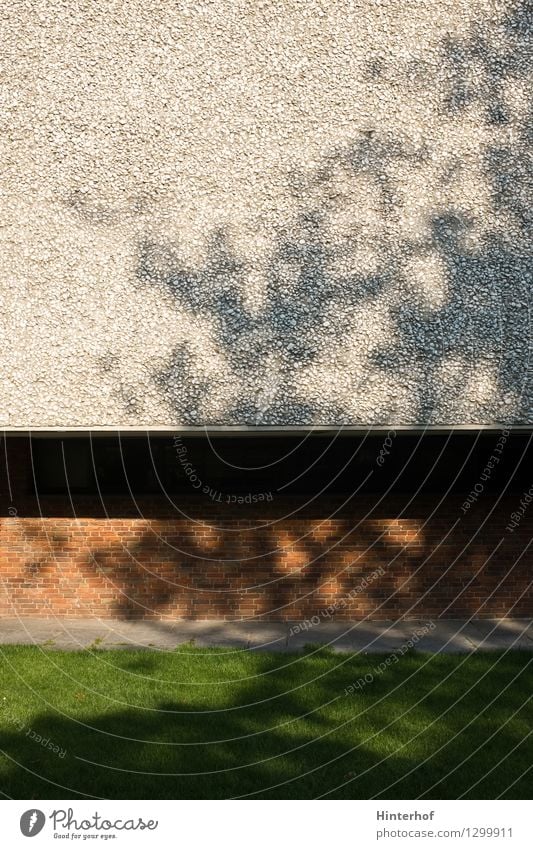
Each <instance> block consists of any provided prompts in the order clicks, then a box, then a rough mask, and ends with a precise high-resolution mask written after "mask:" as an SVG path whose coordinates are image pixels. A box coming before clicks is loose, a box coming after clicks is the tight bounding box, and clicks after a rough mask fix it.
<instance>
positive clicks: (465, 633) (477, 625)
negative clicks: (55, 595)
mask: <svg viewBox="0 0 533 849" xmlns="http://www.w3.org/2000/svg"><path fill="white" fill-rule="evenodd" d="M0 645H37V646H42V647H45V648H54V649H63V650H69V651H81V650H88V649H89V650H95V649H152V650H158V651H174V650H176V649H180V650H181V651H187V650H188V649H190V648H191V647H194V648H195V649H197V648H211V647H217V648H221V649H227V650H228V651H232V652H233V651H276V652H301V651H303V650H304V649H305V648H306V647H307V646H310V645H312V646H317V645H323V646H328V647H330V648H331V649H333V650H334V651H339V652H349V653H365V654H368V653H382V654H389V653H391V652H398V651H402V653H403V652H404V651H407V650H415V651H422V652H433V653H449V654H457V653H466V652H471V651H475V650H481V651H487V650H490V651H496V650H502V649H510V648H513V649H525V650H527V651H533V620H531V619H483V620H479V619H478V620H467V619H435V620H418V619H412V620H399V621H397V622H395V621H387V622H322V621H320V622H318V623H317V624H313V623H311V622H307V623H302V622H258V621H249V622H248V621H246V622H225V621H212V620H210V621H194V622H190V621H184V620H177V621H166V620H147V621H128V620H126V621H123V620H119V619H106V620H104V619H57V618H56V619H41V618H24V619H15V618H5V619H0Z"/></svg>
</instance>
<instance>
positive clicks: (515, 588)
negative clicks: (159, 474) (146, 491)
mask: <svg viewBox="0 0 533 849" xmlns="http://www.w3.org/2000/svg"><path fill="white" fill-rule="evenodd" d="M14 442H18V443H20V444H19V445H18V446H12V445H10V446H9V451H10V458H11V462H10V470H12V474H11V481H10V482H11V490H12V491H11V495H9V488H8V487H6V486H5V485H4V486H3V488H2V492H3V500H2V511H1V515H2V518H1V519H0V576H1V578H2V582H1V586H0V615H2V616H13V615H20V616H45V617H46V616H56V615H57V616H68V617H76V616H79V617H87V616H99V617H112V616H119V617H125V618H137V617H145V618H180V617H182V618H186V619H242V618H249V617H258V618H262V619H272V620H299V619H302V618H310V617H312V616H315V615H321V611H323V610H324V608H327V607H328V606H331V607H330V613H331V615H332V618H344V619H360V618H364V617H367V616H368V617H371V618H374V619H389V618H393V617H394V618H396V617H402V616H407V617H409V616H412V617H421V616H423V617H436V616H446V617H454V616H457V617H463V616H476V617H500V616H532V615H533V594H532V591H531V571H532V570H531V563H532V555H531V548H530V541H531V539H532V537H533V505H532V508H531V515H529V514H528V513H526V515H525V516H524V518H523V519H522V521H521V522H520V524H519V526H518V527H517V528H516V529H515V530H514V532H512V533H511V532H509V531H508V530H506V525H507V524H508V522H509V517H510V514H511V513H512V512H513V510H515V509H516V505H517V503H518V501H519V498H520V494H508V495H506V496H505V497H504V498H501V499H500V500H498V499H497V498H495V497H492V498H488V497H487V498H485V499H483V498H480V500H479V502H478V503H477V504H475V505H474V506H473V507H472V508H471V510H469V511H468V512H467V513H466V514H464V515H463V512H462V510H461V503H462V501H463V496H461V495H454V496H449V497H444V498H443V497H442V495H432V496H428V495H426V496H423V497H417V498H412V497H411V496H409V495H405V496H399V495H395V496H389V497H386V498H382V499H381V500H380V496H378V495H374V496H372V497H369V496H365V497H359V498H353V499H351V500H350V501H349V503H347V504H345V505H342V499H340V498H339V499H333V498H320V499H318V500H315V501H314V502H312V503H311V504H310V505H308V506H307V507H305V509H301V500H298V499H296V498H295V497H291V498H285V499H277V500H274V501H273V502H272V503H269V504H262V505H253V506H246V505H226V504H213V503H212V502H210V500H209V499H205V498H202V497H201V496H198V495H191V496H190V497H183V496H181V497H180V499H179V503H178V504H177V505H176V507H173V506H172V505H171V504H170V503H169V501H168V500H164V499H162V498H161V499H157V498H146V499H141V500H139V501H138V502H136V503H134V502H133V501H132V500H131V499H130V500H128V499H125V498H121V497H109V498H106V499H105V500H104V504H102V503H101V502H99V501H98V500H97V499H94V498H89V497H77V498H76V499H75V503H74V505H73V504H71V502H70V500H69V499H66V498H59V497H55V498H51V497H48V498H44V499H40V500H39V501H37V500H36V499H35V498H34V497H33V496H31V495H30V494H29V487H28V482H29V480H30V478H31V464H30V463H29V457H28V453H27V452H28V449H27V444H25V443H24V442H23V440H15V441H14ZM4 484H5V482H4ZM439 502H441V503H440V504H439ZM180 511H182V512H180ZM185 513H186V515H184V514H185ZM106 514H107V515H106ZM365 582H366V584H365Z"/></svg>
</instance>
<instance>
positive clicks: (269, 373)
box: [137, 3, 533, 425]
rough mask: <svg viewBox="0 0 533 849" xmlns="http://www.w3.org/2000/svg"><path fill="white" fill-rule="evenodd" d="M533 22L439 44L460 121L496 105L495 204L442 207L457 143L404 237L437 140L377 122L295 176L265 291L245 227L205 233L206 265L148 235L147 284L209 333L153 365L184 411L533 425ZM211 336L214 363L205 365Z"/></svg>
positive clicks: (292, 421) (242, 418)
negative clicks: (403, 182)
mask: <svg viewBox="0 0 533 849" xmlns="http://www.w3.org/2000/svg"><path fill="white" fill-rule="evenodd" d="M500 30H502V32H503V34H502V32H500ZM530 32H531V11H530V7H529V6H528V4H526V3H523V4H517V5H515V6H514V7H513V9H512V11H510V12H509V13H508V14H507V16H506V17H504V21H503V25H502V27H500V29H498V27H496V28H495V29H492V28H491V26H490V25H489V24H487V23H482V24H480V25H479V26H478V27H477V28H475V29H474V30H473V31H471V32H469V33H466V35H465V36H464V37H463V38H462V39H460V40H459V39H455V40H453V39H451V38H446V39H444V41H443V44H442V60H443V71H442V75H443V76H442V80H443V81H444V82H442V80H439V81H438V82H440V83H441V94H442V109H443V115H445V116H446V117H447V118H450V117H451V118H452V119H453V120H454V121H455V122H457V125H458V128H459V129H460V124H461V121H471V112H472V110H475V109H477V110H481V113H480V114H481V116H482V118H481V120H482V121H483V122H484V125H485V127H486V128H487V132H488V136H487V139H488V140H486V141H483V142H482V143H481V144H480V148H479V167H478V170H477V171H475V172H474V173H475V174H476V175H477V176H476V177H475V179H477V181H478V183H479V192H480V193H481V194H482V193H485V195H486V196H487V198H488V201H487V202H488V203H490V205H491V213H490V215H489V216H488V217H487V216H484V217H483V216H482V217H481V218H480V217H479V216H478V218H477V219H476V218H475V217H473V216H472V213H471V211H470V210H469V209H467V208H462V207H461V204H460V203H451V202H449V201H448V202H440V203H439V201H438V198H439V196H440V194H441V189H442V190H443V191H444V190H445V189H446V186H447V182H448V181H449V180H450V175H451V174H452V173H454V174H455V177H456V179H457V177H458V178H459V180H460V179H462V175H463V176H464V174H466V170H465V169H467V168H468V164H467V163H465V162H462V161H460V159H459V160H458V159H457V157H455V158H454V156H453V155H452V154H451V153H450V156H449V162H448V163H447V165H446V167H444V168H443V171H442V176H441V178H440V180H441V185H438V186H436V187H435V191H434V196H435V201H434V208H433V209H432V210H430V211H428V212H427V214H426V218H425V220H424V222H423V226H421V227H420V229H419V231H418V232H417V233H416V234H415V235H413V233H412V232H411V233H408V232H406V231H405V229H404V225H403V223H402V222H403V218H404V217H405V215H406V214H407V212H406V202H407V198H406V192H405V188H404V189H401V188H400V183H399V176H398V175H399V174H401V173H403V172H405V169H406V168H408V169H410V171H411V173H412V174H413V175H414V176H415V177H416V178H417V179H418V178H424V175H425V173H426V170H425V169H428V173H429V172H430V170H431V167H432V160H433V151H432V149H431V147H430V146H429V144H428V143H427V142H422V141H418V142H416V143H415V142H413V141H409V140H406V139H405V138H402V137H400V135H399V134H398V136H397V137H394V136H393V135H391V134H387V133H383V132H379V131H377V130H364V131H362V132H360V133H359V137H358V138H356V139H354V140H353V141H352V142H351V143H350V144H347V145H345V146H344V147H338V148H336V149H335V150H333V151H331V152H330V153H329V154H327V155H325V156H324V158H323V160H322V162H321V163H320V164H319V165H318V166H315V167H313V168H311V169H310V170H307V171H306V170H303V169H297V168H294V169H293V170H292V171H291V173H290V174H289V175H288V186H289V195H290V201H291V208H292V209H295V210H296V211H295V212H294V215H293V217H292V220H291V221H288V222H285V223H284V224H283V226H281V225H280V226H277V227H276V228H274V230H273V231H272V234H271V236H272V238H271V247H270V251H269V255H268V259H267V261H266V263H265V264H264V268H263V272H262V273H263V287H262V291H261V293H260V296H259V297H258V298H255V300H254V297H252V296H251V294H250V291H249V283H248V281H249V274H250V272H251V271H253V269H254V263H255V258H254V256H253V253H250V255H249V256H247V255H246V253H243V252H242V251H241V252H240V253H239V252H238V251H237V250H236V249H235V248H234V247H233V244H232V233H231V224H230V223H228V224H227V225H225V226H224V227H220V228H219V229H218V230H216V231H215V232H213V233H211V234H210V235H209V236H208V238H207V243H206V258H205V261H204V262H203V264H200V265H199V266H198V267H196V268H188V267H186V266H185V264H184V263H183V262H182V261H181V259H180V254H179V250H178V249H177V248H176V247H175V246H173V245H172V244H167V243H164V242H158V241H157V240H150V239H146V240H144V241H143V242H142V243H141V244H140V245H139V259H138V267H137V278H138V282H140V284H141V285H146V286H152V287H161V288H162V289H164V290H165V292H166V293H170V294H171V296H172V298H173V300H174V302H175V304H176V308H177V311H178V313H179V315H180V316H185V317H186V319H187V321H188V322H189V323H190V326H191V328H192V334H193V335H194V329H195V328H198V327H200V326H203V327H204V328H205V329H206V336H205V339H204V340H203V341H202V344H201V345H200V347H199V346H198V345H193V344H191V342H188V341H185V342H183V343H181V344H180V345H179V346H178V347H176V349H175V350H174V352H173V355H172V356H171V358H170V359H169V361H168V363H167V365H166V367H165V368H163V369H162V370H160V371H159V372H158V373H157V374H156V375H154V380H155V382H156V384H157V386H158V388H159V390H160V392H161V393H162V394H163V396H164V397H165V399H166V401H167V403H168V407H169V409H170V411H171V417H172V420H173V421H174V422H175V423H176V424H178V425H179V424H180V423H182V424H187V425H204V424H242V425H253V424H269V425H312V424H317V423H318V424H334V425H350V424H364V425H370V424H377V423H384V422H387V423H389V424H390V423H397V424H401V423H403V424H409V423H410V424H447V425H450V424H458V423H461V422H469V423H479V424H487V423H493V422H500V423H522V424H523V423H531V422H533V368H532V366H531V336H532V333H531V314H532V311H533V285H532V283H533V280H532V257H533V253H532V240H531V211H530V209H531V207H530V202H529V198H530V194H531V180H530V176H529V175H530V174H531V165H532V161H531V137H532V124H531V115H532V111H533V110H532V105H531V96H530V94H529V95H528V98H527V103H526V104H524V103H522V104H521V105H519V106H517V105H516V103H515V102H514V101H513V100H512V98H510V97H509V95H508V92H507V84H508V83H509V82H510V81H511V82H519V83H520V84H523V85H528V84H529V85H530V83H531V62H530V55H529V52H528V46H527V45H528V41H527V40H528V36H529V35H530ZM434 82H435V81H433V83H434ZM508 124H509V125H510V126H512V127H513V132H512V133H510V134H509V133H508V134H507V135H505V134H504V135H501V133H500V128H502V127H503V128H504V130H503V132H504V133H505V127H506V126H507V125H508ZM499 133H500V134H499ZM445 164H446V163H445ZM414 191H416V189H415V190H414ZM354 193H355V194H354ZM407 194H408V193H407ZM354 196H355V198H356V204H355V207H354V206H353V199H354ZM350 204H352V206H350ZM343 215H344V217H345V218H346V217H347V219H348V227H347V228H346V227H345V229H344V230H343V231H342V235H340V233H341V229H342V228H341V229H339V227H338V226H337V224H336V223H335V222H336V221H338V218H339V216H341V217H342V216H343ZM485 218H486V219H487V220H485ZM365 252H366V254H368V253H369V252H370V253H371V254H372V256H373V262H368V256H367V257H366V259H365ZM417 269H418V272H417V271H416V270H417ZM435 269H437V278H438V279H437V282H436V283H435V282H433V283H432V281H431V274H432V272H433V271H434V270H435ZM432 287H433V288H432ZM428 290H429V291H428ZM206 346H207V347H210V348H211V350H212V352H214V353H215V356H217V357H218V358H219V362H220V366H221V367H220V373H219V374H217V375H216V376H213V374H211V375H209V376H207V375H206V374H205V371H203V368H202V359H203V356H204V353H205V347H206ZM214 399H215V401H214Z"/></svg>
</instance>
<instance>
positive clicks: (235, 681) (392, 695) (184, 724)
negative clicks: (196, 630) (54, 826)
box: [0, 647, 533, 798]
mask: <svg viewBox="0 0 533 849" xmlns="http://www.w3.org/2000/svg"><path fill="white" fill-rule="evenodd" d="M4 656H5V657H6V658H7V659H8V660H10V661H11V662H12V663H13V666H15V665H16V668H17V669H18V670H19V674H20V675H22V676H23V678H24V684H22V683H21V682H20V679H17V678H16V677H15V676H14V675H11V673H10V672H9V670H7V667H8V666H11V664H10V663H8V664H7V665H4V671H3V674H2V678H3V679H4V686H5V683H6V679H11V681H8V682H7V683H8V686H7V687H6V688H5V689H4V692H7V693H8V694H9V698H8V700H6V701H4V702H3V703H2V704H3V705H4V706H5V705H6V704H7V707H3V709H2V710H1V711H0V712H1V713H2V714H3V718H2V723H1V727H2V731H1V733H0V749H1V750H2V752H3V753H4V756H3V758H2V760H1V763H2V767H1V776H2V778H1V787H2V792H3V793H4V794H5V795H6V796H10V797H13V798H57V797H59V798H61V797H68V798H78V797H84V796H95V797H101V798H230V797H236V796H246V795H250V796H252V797H253V798H316V797H319V796H322V795H327V796H329V797H330V798H371V797H374V796H381V797H382V798H417V797H421V796H422V797H423V796H427V798H457V797H459V796H462V795H465V796H466V797H470V798H495V797H496V796H499V795H500V794H502V795H503V796H504V797H508V798H528V796H529V792H530V788H529V782H528V776H527V772H528V769H529V768H530V764H531V750H530V749H529V751H528V747H527V735H528V734H529V733H530V728H531V718H532V716H531V709H530V704H529V702H528V698H529V697H528V694H529V693H531V691H532V683H533V680H532V671H531V656H530V655H529V654H527V653H526V654H522V653H519V652H515V653H510V654H507V655H500V654H484V655H476V656H472V657H469V658H466V659H465V658H459V657H452V656H433V657H431V656H428V655H425V656H424V655H420V654H418V655H416V654H411V655H406V656H404V657H403V658H402V659H401V661H400V662H398V663H396V664H393V665H391V666H390V667H389V668H388V669H387V671H386V672H383V673H376V667H377V666H378V664H379V662H380V660H381V658H380V657H377V656H372V657H360V656H343V657H339V656H334V655H332V654H330V653H328V652H327V651H324V650H321V651H318V652H311V651H309V652H308V653H307V654H304V655H303V656H287V655H285V656H279V655H267V654H250V653H226V652H220V651H212V650H210V651H205V652H202V651H200V650H194V649H191V648H189V647H187V648H186V649H185V650H184V651H181V652H176V653H165V654H157V653H153V654H152V653H148V652H145V653H141V652H135V653H130V652H105V653H104V652H102V653H100V652H96V653H91V654H88V653H84V654H77V655H72V654H68V653H60V652H55V653H54V652H38V653H37V651H36V650H35V649H31V648H29V649H27V648H18V647H17V648H11V649H9V650H7V651H5V652H4ZM6 670H7V671H6ZM368 673H370V674H371V675H372V677H373V680H372V681H371V683H369V684H367V685H363V686H362V687H360V688H358V689H356V691H355V693H354V694H352V695H346V693H345V690H346V688H347V687H349V686H350V685H351V684H353V683H354V682H355V681H357V680H358V679H361V678H364V676H365V674H368ZM181 680H183V681H184V682H185V683H183V684H180V683H179V682H180V681H181ZM39 681H41V682H42V683H41V686H40V687H39V686H38V682H39ZM45 682H46V683H45ZM37 692H38V694H39V695H36V693H37ZM45 701H47V702H48V703H49V704H50V705H53V707H50V708H48V709H47V710H45V711H43V703H44V702H45ZM54 747H58V748H59V752H57V751H55V750H54ZM61 752H64V754H63V755H62V754H61Z"/></svg>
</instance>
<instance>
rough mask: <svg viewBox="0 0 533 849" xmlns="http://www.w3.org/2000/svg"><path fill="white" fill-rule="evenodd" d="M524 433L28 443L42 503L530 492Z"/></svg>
mask: <svg viewBox="0 0 533 849" xmlns="http://www.w3.org/2000/svg"><path fill="white" fill-rule="evenodd" d="M532 443H533V437H532V434H530V433H527V432H512V431H511V432H509V431H505V430H502V431H466V432H465V431H456V432H453V431H451V432H449V433H438V434H436V433H431V432H428V433H419V432H413V433H409V432H405V431H401V432H395V431H394V430H392V429H391V430H390V431H388V432H387V431H380V432H372V431H370V432H368V433H367V434H364V435H356V436H354V435H345V434H341V433H339V434H337V435H336V434H329V433H328V434H322V433H311V432H309V433H297V434H294V435H293V434H283V435H270V434H262V435H260V436H259V435H254V434H250V433H248V432H247V433H243V434H241V435H239V434H236V433H232V434H231V435H227V436H221V435H220V434H217V435H214V436H208V435H206V434H201V435H194V436H191V435H190V434H181V435H180V434H176V435H175V436H161V435H159V434H150V433H147V434H145V435H144V436H127V435H126V436H125V435H119V434H113V435H105V436H98V437H94V436H89V435H87V436H84V435H80V436H74V437H69V438H65V437H61V436H58V437H47V438H38V437H36V438H32V439H31V454H32V460H33V481H34V489H35V491H36V492H37V493H38V494H39V495H64V494H72V495H74V494H76V495H134V496H143V495H161V494H165V493H168V494H180V495H184V496H186V495H193V494H194V493H197V494H204V495H206V494H207V495H209V496H210V497H211V498H213V499H216V498H217V497H218V495H220V497H225V496H226V495H231V496H236V497H240V498H246V499H247V501H249V502H250V503H252V502H253V503H258V502H260V501H262V500H269V496H271V495H272V496H273V497H276V498H279V497H280V496H291V495H298V496H312V497H316V496H317V495H318V494H320V493H323V494H324V495H350V494H353V493H358V494H364V493H391V494H393V493H441V492H442V493H448V494H449V493H468V492H470V491H471V489H472V488H473V487H474V486H476V485H478V487H479V483H480V482H482V483H483V491H484V492H485V493H498V492H501V491H503V490H506V491H507V492H514V491H521V490H522V489H523V488H524V487H525V488H526V489H527V488H529V486H530V485H531V469H532V468H533V463H532V459H533V457H532V453H533V447H532Z"/></svg>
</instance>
